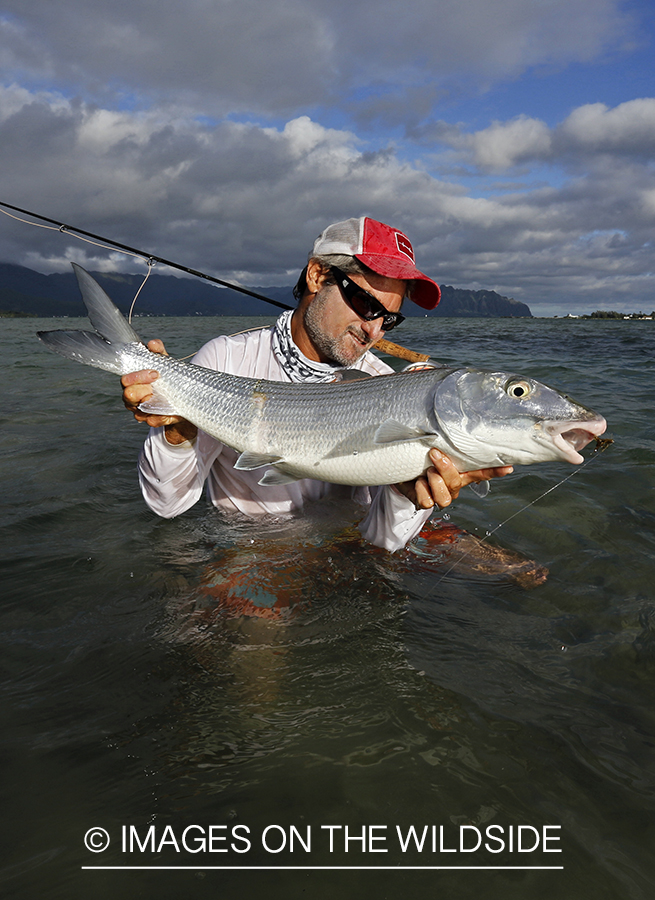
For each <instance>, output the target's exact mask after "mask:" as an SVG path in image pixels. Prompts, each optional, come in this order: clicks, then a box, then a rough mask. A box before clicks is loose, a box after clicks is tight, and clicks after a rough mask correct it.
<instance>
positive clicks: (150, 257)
mask: <svg viewBox="0 0 655 900" xmlns="http://www.w3.org/2000/svg"><path fill="white" fill-rule="evenodd" d="M0 206H4V207H6V208H7V209H13V210H14V211H15V212H20V213H23V214H24V215H27V216H32V218H33V219H41V221H42V222H49V223H50V224H51V225H56V226H57V228H58V229H59V231H61V233H62V234H66V232H72V233H75V234H82V235H84V236H85V237H89V238H94V239H95V240H97V241H102V242H103V243H104V244H109V246H111V247H116V248H117V249H118V250H124V251H125V252H126V253H132V254H134V255H135V256H141V257H143V259H145V260H147V261H148V262H149V263H150V264H151V265H152V264H153V263H156V262H157V263H161V264H162V265H164V266H170V267H171V269H179V271H180V272H186V273H187V274H188V275H195V276H196V277H197V278H203V279H204V280H205V281H211V282H213V283H214V284H220V285H222V286H223V287H228V288H232V290H233V291H240V292H241V293H242V294H248V296H249V297H255V298H256V299H257V300H264V302H266V303H271V304H272V305H273V306H278V307H279V308H280V309H293V307H292V306H288V305H287V304H286V303H280V302H279V301H278V300H272V299H271V298H270V297H265V296H264V295H263V294H258V293H257V291H251V290H250V289H249V288H244V287H241V286H240V285H238V284H233V283H232V282H230V281H223V280H222V279H220V278H216V277H215V276H214V275H207V274H206V273H205V272H198V271H197V269H190V268H188V266H183V265H181V264H180V263H176V262H173V261H172V260H170V259H164V258H163V257H162V256H155V255H154V254H153V253H146V252H145V251H143V250H137V249H136V248H135V247H130V246H128V245H127V244H121V243H119V242H118V241H112V240H111V239H110V238H105V237H102V236H101V235H99V234H94V233H93V232H92V231H84V230H83V229H82V228H75V226H74V225H66V223H65V222H58V221H57V220H56V219H50V218H48V216H41V215H39V213H34V212H30V210H29V209H21V207H20V206H12V205H11V203H3V202H2V201H1V200H0ZM28 224H30V223H28Z"/></svg>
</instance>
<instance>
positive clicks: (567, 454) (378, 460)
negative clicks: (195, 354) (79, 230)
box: [39, 267, 606, 485]
mask: <svg viewBox="0 0 655 900" xmlns="http://www.w3.org/2000/svg"><path fill="white" fill-rule="evenodd" d="M76 272H77V274H78V279H79V281H80V286H81V288H82V293H83V297H84V300H85V303H86V304H87V308H88V309H89V318H90V320H91V322H92V324H93V325H94V327H95V328H96V329H97V331H98V332H99V334H100V335H101V336H99V335H98V334H91V333H89V332H42V333H40V334H39V337H40V338H41V340H42V341H43V342H44V343H46V344H47V346H49V347H50V348H51V349H53V350H56V351H57V352H59V353H61V354H62V355H64V356H67V357H69V358H72V359H75V360H77V361H79V362H83V363H85V364H87V365H93V366H96V367H98V368H102V369H105V370H107V371H111V372H115V373H116V374H119V375H122V374H125V373H128V372H132V371H135V370H137V369H144V368H151V369H156V370H157V371H158V372H159V378H158V379H157V381H156V382H155V385H154V395H153V398H152V399H151V400H150V401H149V402H148V404H147V405H146V406H145V408H146V409H147V410H148V411H151V412H153V413H154V412H159V413H163V414H164V413H170V414H177V415H180V416H183V417H184V418H185V419H188V420H189V421H190V422H193V423H194V424H195V425H197V426H198V427H199V428H200V429H202V430H203V431H205V432H206V433H207V434H209V435H211V436H213V437H214V438H216V439H217V440H219V441H221V442H222V443H224V444H227V445H228V446H230V447H233V448H234V449H235V450H237V451H238V452H239V453H240V454H241V455H240V456H239V458H238V460H237V462H236V464H235V467H236V468H241V469H246V470H250V469H258V468H262V469H263V470H264V471H263V473H262V475H263V477H262V479H260V483H262V484H284V483H287V482H289V481H293V480H296V479H300V478H311V479H318V480H321V481H326V482H331V483H336V484H346V485H382V484H395V483H398V482H402V481H407V480H410V479H412V478H416V477H417V476H418V475H420V474H421V473H422V472H424V471H425V470H426V469H427V468H428V466H429V465H430V460H429V457H428V451H429V449H430V448H431V447H437V448H439V449H440V450H442V451H444V452H445V453H447V454H448V456H449V457H450V458H451V459H452V460H453V462H455V464H456V465H457V467H458V469H459V470H460V471H469V470H471V469H479V468H486V467H490V466H500V465H514V464H524V465H525V464H529V463H533V462H540V461H546V460H555V459H561V460H566V461H569V462H573V463H576V462H581V461H582V457H581V456H580V454H579V452H578V451H579V450H580V449H582V447H584V446H585V445H586V444H587V443H589V442H590V441H591V440H593V439H594V438H595V437H597V436H598V435H600V434H602V433H603V432H604V431H605V428H606V423H605V420H604V419H603V418H602V417H601V416H599V415H597V414H596V413H594V412H593V411H591V410H588V409H586V408H585V407H583V406H581V405H580V404H578V403H575V402H574V401H572V400H570V399H569V398H568V397H566V396H564V395H563V394H561V393H559V392H558V391H556V390H554V389H552V388H549V387H547V386H546V385H543V384H540V383H539V382H536V381H534V380H532V379H528V378H523V377H520V376H514V375H510V374H507V373H503V372H492V371H485V370H478V369H471V368H464V369H462V368H459V369H457V368H448V367H443V368H439V369H430V370H426V371H422V372H412V373H405V374H393V375H383V376H379V377H376V378H371V379H364V380H361V381H352V382H351V381H345V382H342V383H338V384H285V383H281V382H271V381H265V380H260V379H253V378H244V377H240V376H235V375H229V374H226V373H223V372H214V371H211V370H209V369H204V368H201V367H199V366H195V365H193V364H189V363H184V362H181V361H179V360H175V359H171V358H170V357H162V356H160V355H158V354H154V353H151V352H150V351H149V350H148V349H147V348H146V347H145V346H144V345H143V344H141V343H140V341H139V338H138V335H136V333H135V332H134V331H133V330H132V328H131V327H130V326H129V325H128V324H127V322H125V320H124V319H123V318H122V316H121V315H120V313H119V312H118V310H117V309H116V307H114V306H113V304H112V303H111V301H110V300H109V298H108V297H107V296H106V294H104V291H102V289H101V288H100V287H99V286H98V285H97V284H96V282H95V281H94V280H93V279H92V278H91V276H89V275H88V274H87V273H86V272H84V270H81V269H79V267H76Z"/></svg>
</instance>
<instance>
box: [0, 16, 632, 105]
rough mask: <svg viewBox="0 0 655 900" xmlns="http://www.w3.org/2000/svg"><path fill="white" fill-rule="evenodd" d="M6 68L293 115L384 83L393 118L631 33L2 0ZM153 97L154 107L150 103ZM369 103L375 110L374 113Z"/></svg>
mask: <svg viewBox="0 0 655 900" xmlns="http://www.w3.org/2000/svg"><path fill="white" fill-rule="evenodd" d="M3 6H4V10H5V16H4V18H3V19H1V20H0V64H2V68H3V71H4V72H5V73H8V74H9V75H10V76H11V77H17V78H21V79H26V78H31V79H49V80H51V81H52V82H53V83H55V84H57V85H58V86H59V87H60V88H61V89H62V90H66V91H70V92H74V91H80V92H82V95H83V96H86V97H87V98H91V97H95V98H96V99H97V100H99V101H103V102H105V103H108V102H109V98H113V97H114V96H115V95H116V94H117V93H121V92H122V93H123V94H125V95H126V96H127V97H128V99H132V100H133V99H135V98H136V100H137V102H141V103H144V102H155V101H156V102H157V103H158V104H159V105H170V106H175V105H178V106H182V107H186V108H187V109H189V110H196V111H199V112H201V113H204V114H215V115H222V114H225V113H226V112H228V111H231V110H235V109H236V110H241V111H254V112H256V113H259V114H281V115H295V114H297V113H298V112H302V111H306V110H307V108H308V107H310V106H313V105H315V104H317V103H325V102H328V101H329V100H332V101H336V102H340V101H342V100H343V98H344V96H347V95H350V94H351V92H353V91H357V90H358V89H360V88H362V87H364V88H368V87H370V86H372V85H373V86H375V85H378V86H379V88H380V90H381V91H382V93H389V92H390V94H391V95H392V103H391V106H393V107H395V113H394V112H393V110H390V109H389V110H387V114H388V115H392V116H393V115H398V111H399V110H400V109H402V106H403V105H406V101H407V99H409V101H410V103H411V104H414V103H417V104H419V105H424V104H425V97H426V93H425V91H427V96H429V95H430V94H431V92H432V91H433V88H431V87H429V85H434V84H440V85H442V87H443V88H444V89H449V86H450V87H452V86H453V85H456V84H459V83H473V84H477V85H488V84H490V83H493V82H494V81H497V80H499V79H501V80H502V79H506V78H512V77H516V76H517V75H519V74H520V73H521V72H523V71H524V70H525V69H526V68H529V67H532V66H535V65H543V64H553V63H555V64H558V65H562V64H566V63H568V62H571V61H581V60H582V61H584V60H589V59H592V58H594V57H596V56H597V55H599V54H600V53H601V52H603V51H607V50H608V49H610V48H612V47H616V46H617V45H619V44H620V43H621V42H622V40H624V38H625V36H626V34H628V33H629V32H630V31H631V28H632V23H631V20H630V18H629V17H628V16H627V15H626V14H625V13H624V12H623V11H622V4H621V3H620V0H549V2H548V3H535V2H532V0H494V2H493V3H490V2H489V0H459V2H457V3H451V4H448V5H447V7H445V6H439V5H435V4H434V2H433V0H387V2H385V3H380V2H379V0H359V2H357V3H355V4H352V3H351V2H349V0H348V2H346V0H268V2H266V3H262V2H260V0H239V2H238V3H235V2H231V0H211V2H209V0H186V2H185V3H181V2H179V0H161V2H159V3H158V4H157V5H156V7H155V6H153V5H152V4H150V3H145V2H143V0H111V2H109V0H58V2H57V3H52V0H30V2H29V3H25V2H24V0H5V2H4V4H3ZM146 98H147V99H146ZM366 102H367V101H364V106H366Z"/></svg>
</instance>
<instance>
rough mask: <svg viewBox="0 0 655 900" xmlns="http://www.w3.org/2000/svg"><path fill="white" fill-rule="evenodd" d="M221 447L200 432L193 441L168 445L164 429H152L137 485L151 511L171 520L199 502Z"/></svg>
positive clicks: (144, 447) (141, 457) (141, 456)
mask: <svg viewBox="0 0 655 900" xmlns="http://www.w3.org/2000/svg"><path fill="white" fill-rule="evenodd" d="M222 450H223V444H221V443H219V442H218V441H217V440H214V438H211V437H210V436H209V435H207V434H205V433H204V432H202V431H199V432H198V436H197V437H196V438H195V439H194V440H193V441H184V443H182V444H175V445H173V444H169V443H168V441H167V440H166V436H165V434H164V429H163V428H153V429H152V430H151V432H150V434H149V435H148V437H147V438H146V441H145V444H144V445H143V448H142V450H141V454H140V456H139V466H138V469H139V484H140V485H141V493H142V494H143V498H144V500H145V501H146V503H147V504H148V506H149V507H150V509H151V510H152V511H153V512H154V513H157V515H158V516H162V518H164V519H172V518H173V517H174V516H179V515H180V514H181V513H183V512H186V510H187V509H190V508H191V507H192V506H193V505H194V503H197V502H198V500H199V499H200V497H201V495H202V491H203V487H204V484H205V480H206V478H207V476H208V474H209V470H210V469H211V467H212V465H213V464H214V462H215V461H216V460H217V459H218V457H219V456H220V454H221V451H222Z"/></svg>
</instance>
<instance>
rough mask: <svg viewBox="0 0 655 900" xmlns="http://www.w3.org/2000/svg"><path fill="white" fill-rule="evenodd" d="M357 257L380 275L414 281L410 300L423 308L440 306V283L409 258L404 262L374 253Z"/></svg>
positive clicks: (360, 254)
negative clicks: (429, 276)
mask: <svg viewBox="0 0 655 900" xmlns="http://www.w3.org/2000/svg"><path fill="white" fill-rule="evenodd" d="M356 257H357V259H358V260H359V261H360V262H363V263H364V265H365V266H368V267H369V269H372V270H373V271H374V272H377V273H378V275H384V276H385V277H386V278H400V279H402V280H403V281H414V282H415V284H414V288H413V290H412V293H411V296H410V300H412V301H413V302H414V303H416V305H417V306H420V307H421V308H422V309H434V308H435V307H436V306H438V304H439V301H440V300H441V289H440V287H439V285H438V284H437V283H436V281H433V280H432V279H431V278H428V276H427V275H424V274H423V272H421V271H419V270H418V269H417V268H416V266H414V265H412V263H411V262H410V261H409V260H407V262H404V261H403V260H400V259H389V257H388V256H378V255H376V254H374V253H358V254H356Z"/></svg>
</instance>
